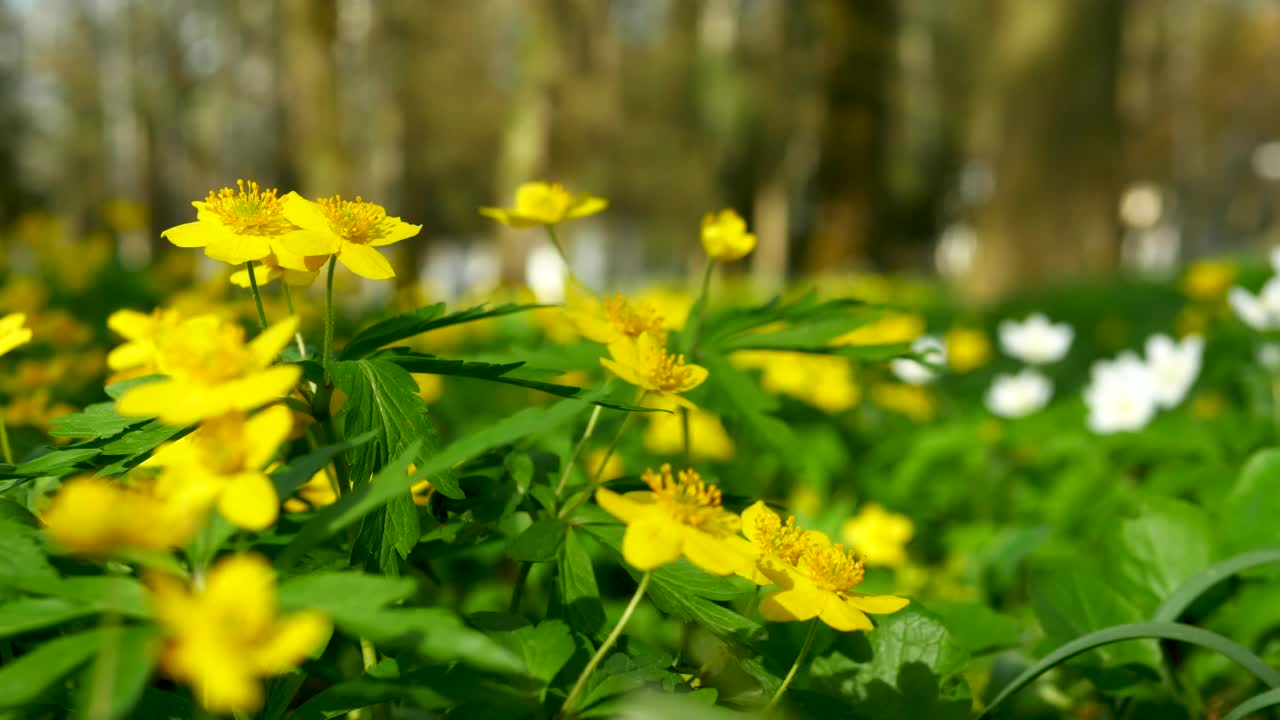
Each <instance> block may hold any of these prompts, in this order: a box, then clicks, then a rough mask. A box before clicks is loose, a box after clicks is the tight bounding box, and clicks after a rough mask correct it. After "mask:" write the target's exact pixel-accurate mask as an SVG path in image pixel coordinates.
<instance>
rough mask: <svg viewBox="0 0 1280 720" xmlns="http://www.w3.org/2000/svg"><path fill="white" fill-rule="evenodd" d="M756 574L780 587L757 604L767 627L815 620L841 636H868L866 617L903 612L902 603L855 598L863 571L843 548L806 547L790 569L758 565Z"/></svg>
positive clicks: (819, 544)
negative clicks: (857, 633) (853, 633)
mask: <svg viewBox="0 0 1280 720" xmlns="http://www.w3.org/2000/svg"><path fill="white" fill-rule="evenodd" d="M758 567H759V569H760V571H761V572H762V573H763V574H765V575H766V576H768V577H769V579H771V580H772V581H773V582H774V583H776V584H777V585H778V587H779V589H778V590H775V591H774V592H772V593H770V594H769V595H766V596H765V598H764V599H763V600H761V601H760V615H761V616H762V617H764V619H766V620H769V621H771V622H794V621H801V620H810V619H812V618H815V617H816V618H818V619H819V620H821V621H822V622H824V623H826V624H827V625H829V626H831V627H832V628H833V629H835V630H839V631H840V632H850V631H853V630H871V629H873V628H874V626H873V625H872V624H871V619H870V618H868V617H867V613H870V614H872V615H884V614H888V613H894V612H897V611H899V610H901V609H902V608H903V607H906V605H907V603H908V602H910V601H909V600H907V599H906V598H901V597H897V596H894V595H864V594H862V593H859V592H854V590H853V589H854V588H855V587H857V586H858V585H859V584H860V583H861V582H862V578H863V573H864V565H863V562H862V560H860V559H858V558H857V557H856V556H855V555H854V553H853V552H852V551H848V550H846V549H845V546H844V545H831V544H829V543H824V542H821V538H819V539H818V541H817V542H810V543H806V544H805V546H804V548H803V550H802V551H801V553H800V555H799V557H798V558H797V560H796V563H795V565H794V566H784V565H782V564H781V563H760V564H759V566H758Z"/></svg>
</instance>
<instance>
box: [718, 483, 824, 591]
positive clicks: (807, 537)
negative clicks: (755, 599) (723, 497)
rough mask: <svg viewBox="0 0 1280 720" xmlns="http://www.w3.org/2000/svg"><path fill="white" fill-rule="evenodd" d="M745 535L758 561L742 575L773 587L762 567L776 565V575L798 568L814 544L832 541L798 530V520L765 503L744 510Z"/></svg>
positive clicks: (745, 569) (744, 569)
mask: <svg viewBox="0 0 1280 720" xmlns="http://www.w3.org/2000/svg"><path fill="white" fill-rule="evenodd" d="M742 534H743V535H746V536H747V540H749V541H750V542H751V544H752V546H753V547H754V549H755V562H754V563H749V564H747V565H744V566H743V567H742V568H740V569H739V570H738V574H739V575H741V576H743V577H745V578H747V579H748V580H751V581H752V582H754V583H756V584H757V585H772V584H773V579H772V577H771V576H770V575H768V574H766V573H765V572H764V571H763V570H762V568H763V567H766V566H776V567H775V568H774V570H775V572H783V571H784V570H785V569H786V568H794V567H795V566H796V563H798V562H800V556H801V555H802V554H804V551H805V549H806V548H808V547H809V546H810V545H813V544H815V543H816V544H829V543H830V542H831V540H830V539H829V538H827V536H826V535H824V534H822V533H820V532H818V531H817V530H804V529H802V528H799V527H796V519H795V517H788V518H787V520H786V522H783V521H782V517H781V516H779V515H778V514H777V513H775V512H774V511H773V510H771V509H769V506H768V505H765V503H764V501H763V500H757V501H756V502H755V504H753V505H752V506H751V507H749V508H747V509H746V510H743V511H742Z"/></svg>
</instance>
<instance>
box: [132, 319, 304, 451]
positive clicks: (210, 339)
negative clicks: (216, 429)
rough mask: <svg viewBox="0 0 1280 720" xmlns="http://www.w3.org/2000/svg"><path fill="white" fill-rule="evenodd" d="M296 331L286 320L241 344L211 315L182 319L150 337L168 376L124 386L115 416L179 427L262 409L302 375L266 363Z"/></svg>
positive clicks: (240, 335) (239, 334) (237, 334)
mask: <svg viewBox="0 0 1280 720" xmlns="http://www.w3.org/2000/svg"><path fill="white" fill-rule="evenodd" d="M297 328H298V320H297V318H294V317H290V318H287V319H285V320H282V321H280V322H278V323H276V324H275V325H272V326H271V327H269V328H267V329H266V330H263V331H262V332H261V333H260V334H259V335H258V336H257V337H256V338H254V339H253V340H251V341H249V342H248V343H246V342H245V341H244V328H242V327H241V326H240V325H237V324H234V323H230V322H226V321H224V320H222V319H220V318H218V317H217V316H214V315H202V316H198V317H194V318H191V319H188V320H184V321H182V322H181V323H179V324H178V325H177V326H176V327H173V328H171V329H169V330H166V331H165V332H163V333H161V334H160V335H159V336H158V337H157V339H156V350H157V352H156V366H157V369H158V370H159V371H160V372H162V373H164V374H165V375H167V376H168V377H167V378H166V379H164V380H159V381H156V382H151V383H146V384H143V385H138V386H136V387H133V388H130V389H129V390H128V391H126V392H125V394H124V395H123V396H121V397H120V398H119V399H118V400H117V401H116V412H119V413H120V414H121V415H125V416H130V417H158V418H160V420H161V421H163V422H165V423H168V424H170V425H176V426H183V425H190V424H191V423H194V422H196V421H198V420H203V419H204V418H210V417H216V416H219V415H223V414H225V413H228V412H231V411H233V410H251V409H253V408H256V407H259V406H262V405H266V404H267V403H269V402H271V401H273V400H275V399H277V398H279V397H281V396H283V395H285V394H286V393H288V392H289V390H290V389H292V388H293V386H294V385H296V384H297V383H298V378H299V377H300V376H301V374H302V370H301V368H299V367H298V366H297V365H276V366H272V365H271V363H272V362H273V361H274V360H275V357H276V355H279V354H280V351H281V350H282V349H283V348H284V346H285V345H288V344H289V342H290V341H291V340H292V339H293V334H294V332H295V331H296V330H297Z"/></svg>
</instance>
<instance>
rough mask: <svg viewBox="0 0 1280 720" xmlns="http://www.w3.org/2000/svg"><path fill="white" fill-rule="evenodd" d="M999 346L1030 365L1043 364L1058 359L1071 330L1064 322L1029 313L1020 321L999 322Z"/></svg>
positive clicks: (1067, 343) (1066, 345)
mask: <svg viewBox="0 0 1280 720" xmlns="http://www.w3.org/2000/svg"><path fill="white" fill-rule="evenodd" d="M999 334H1000V348H1001V349H1002V350H1004V351H1005V353H1006V354H1007V355H1011V356H1013V357H1015V358H1017V359H1019V360H1021V361H1023V362H1025V363H1028V364H1031V365H1045V364H1048V363H1054V362H1057V361H1059V360H1061V359H1062V357H1063V356H1064V355H1066V354H1067V350H1069V349H1071V340H1072V339H1073V338H1074V337H1075V331H1074V330H1073V329H1072V328H1071V326H1070V325H1068V324H1066V323H1057V324H1055V323H1052V322H1049V318H1047V317H1045V316H1044V314H1043V313H1033V314H1032V315H1031V316H1029V317H1028V318H1027V319H1026V320H1024V321H1022V322H1020V323H1019V322H1014V321H1012V320H1005V321H1004V322H1002V323H1000V328H999Z"/></svg>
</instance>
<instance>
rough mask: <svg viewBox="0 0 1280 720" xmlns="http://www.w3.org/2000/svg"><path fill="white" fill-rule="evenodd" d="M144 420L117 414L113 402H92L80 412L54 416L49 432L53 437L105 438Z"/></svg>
mask: <svg viewBox="0 0 1280 720" xmlns="http://www.w3.org/2000/svg"><path fill="white" fill-rule="evenodd" d="M145 420H146V418H127V417H123V416H121V415H117V414H116V405H115V403H109V402H107V403H94V404H93V405H89V406H88V407H86V408H85V409H84V410H83V411H81V412H78V413H71V414H70V415H63V416H62V417H60V418H54V419H53V420H52V421H50V423H49V426H50V430H49V434H50V435H52V436H54V437H74V438H107V437H111V436H113V435H119V434H120V433H122V432H124V431H125V430H126V429H128V428H130V427H133V426H134V425H137V424H138V423H140V422H144V421H145Z"/></svg>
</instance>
